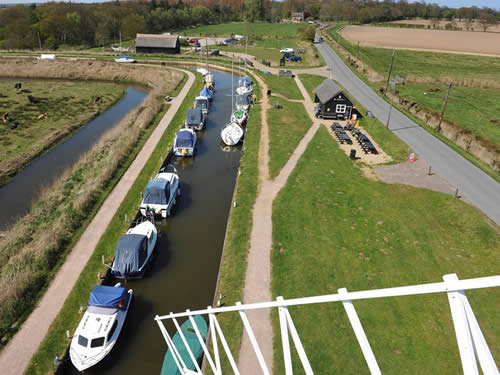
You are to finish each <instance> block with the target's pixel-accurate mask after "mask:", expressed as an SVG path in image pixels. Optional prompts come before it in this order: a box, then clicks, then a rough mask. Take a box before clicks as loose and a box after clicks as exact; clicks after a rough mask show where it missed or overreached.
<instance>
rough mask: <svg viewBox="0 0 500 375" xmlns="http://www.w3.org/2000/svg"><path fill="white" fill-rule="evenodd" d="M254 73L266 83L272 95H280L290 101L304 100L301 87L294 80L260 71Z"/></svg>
mask: <svg viewBox="0 0 500 375" xmlns="http://www.w3.org/2000/svg"><path fill="white" fill-rule="evenodd" d="M254 72H255V74H257V75H258V76H259V77H261V78H262V79H263V80H264V82H266V85H267V87H268V88H269V89H270V90H271V93H272V94H279V95H282V96H284V97H285V98H287V99H290V100H304V97H303V96H302V93H301V92H300V90H299V87H298V86H297V84H296V83H295V80H293V79H292V78H286V77H280V76H278V75H276V74H264V73H262V72H260V71H259V70H255V71H254ZM272 104H274V102H272Z"/></svg>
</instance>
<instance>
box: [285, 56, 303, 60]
mask: <svg viewBox="0 0 500 375" xmlns="http://www.w3.org/2000/svg"><path fill="white" fill-rule="evenodd" d="M288 61H302V57H300V56H297V55H291V56H290V57H289V58H288Z"/></svg>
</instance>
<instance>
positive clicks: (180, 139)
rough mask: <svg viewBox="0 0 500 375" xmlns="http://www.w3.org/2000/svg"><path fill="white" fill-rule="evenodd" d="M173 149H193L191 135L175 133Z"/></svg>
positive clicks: (185, 132)
mask: <svg viewBox="0 0 500 375" xmlns="http://www.w3.org/2000/svg"><path fill="white" fill-rule="evenodd" d="M175 147H189V148H191V147H193V135H192V134H191V133H190V132H187V131H183V132H179V133H177V137H176V140H175Z"/></svg>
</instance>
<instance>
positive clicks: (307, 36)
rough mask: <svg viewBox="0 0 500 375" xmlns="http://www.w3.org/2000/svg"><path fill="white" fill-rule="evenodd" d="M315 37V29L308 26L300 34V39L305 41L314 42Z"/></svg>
mask: <svg viewBox="0 0 500 375" xmlns="http://www.w3.org/2000/svg"><path fill="white" fill-rule="evenodd" d="M315 35H316V28H315V27H312V26H309V27H308V28H307V29H305V30H304V31H303V32H302V33H301V34H300V39H302V40H307V41H310V42H312V41H314V36H315Z"/></svg>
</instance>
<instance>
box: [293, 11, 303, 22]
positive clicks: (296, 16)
mask: <svg viewBox="0 0 500 375" xmlns="http://www.w3.org/2000/svg"><path fill="white" fill-rule="evenodd" d="M290 18H291V19H292V21H293V22H304V13H303V12H299V13H292V17H290Z"/></svg>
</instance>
